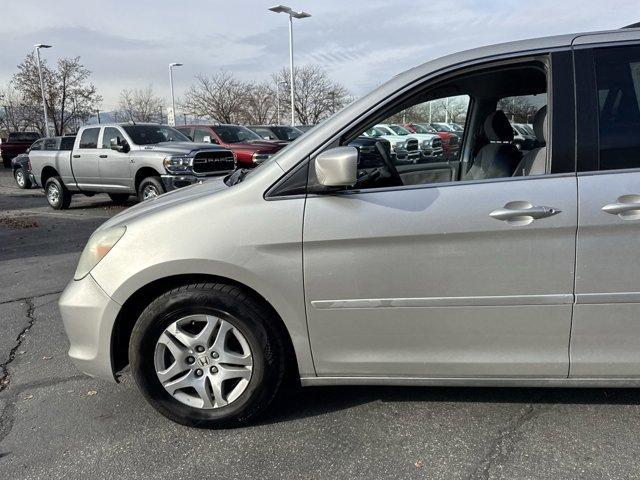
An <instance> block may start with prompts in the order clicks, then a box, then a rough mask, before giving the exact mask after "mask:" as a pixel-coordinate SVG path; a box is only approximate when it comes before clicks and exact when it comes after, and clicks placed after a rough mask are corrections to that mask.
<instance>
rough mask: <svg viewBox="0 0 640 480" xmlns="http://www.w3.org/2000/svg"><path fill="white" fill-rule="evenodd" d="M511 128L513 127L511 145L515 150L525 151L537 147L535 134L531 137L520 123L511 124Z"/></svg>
mask: <svg viewBox="0 0 640 480" xmlns="http://www.w3.org/2000/svg"><path fill="white" fill-rule="evenodd" d="M511 126H512V127H513V144H514V145H515V146H516V148H518V149H519V150H523V151H527V150H531V149H532V148H535V147H536V146H537V145H536V136H535V133H534V134H533V135H532V134H531V133H529V131H528V130H527V129H526V128H524V127H523V124H521V123H512V124H511Z"/></svg>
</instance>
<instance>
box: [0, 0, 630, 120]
mask: <svg viewBox="0 0 640 480" xmlns="http://www.w3.org/2000/svg"><path fill="white" fill-rule="evenodd" d="M288 2H289V0H288ZM274 3H275V2H274V1H272V0H242V1H236V2H220V1H214V0H193V1H189V2H175V1H172V2H169V1H166V0H136V1H126V0H101V1H94V0H91V1H85V2H82V6H81V7H80V6H79V5H78V2H77V0H75V1H74V0H58V1H57V2H51V1H50V0H30V1H29V2H7V4H5V5H3V8H2V11H3V14H2V16H3V22H2V25H3V40H2V46H1V47H0V84H4V83H6V82H7V81H8V80H9V79H10V78H11V75H12V74H13V73H14V72H15V67H16V65H17V64H18V63H20V61H21V60H22V59H23V58H24V56H25V55H26V54H27V53H28V52H29V51H31V49H32V46H33V44H34V43H39V42H43V43H50V44H52V45H54V48H52V49H50V50H46V51H44V52H43V56H44V57H45V58H46V59H47V60H48V61H49V62H51V63H53V62H55V60H56V59H57V58H58V57H61V56H64V57H71V56H76V55H80V56H81V57H82V61H83V63H84V64H85V66H87V67H88V68H89V69H90V70H91V71H92V72H93V75H92V78H93V81H94V83H95V84H96V86H97V87H98V89H99V91H100V93H101V94H102V95H103V97H104V102H103V106H102V108H103V109H105V110H108V109H111V108H113V107H114V106H115V105H116V104H117V101H118V95H119V92H120V91H121V90H122V89H123V88H136V87H145V86H147V85H149V84H152V85H153V86H154V88H155V89H156V90H157V91H158V93H160V94H161V95H163V96H165V97H167V98H168V96H169V85H168V84H169V81H168V67H167V65H168V64H169V63H171V62H182V63H184V64H185V66H184V67H182V68H181V69H180V70H177V71H176V72H175V84H176V94H177V95H178V96H180V94H181V92H182V91H183V90H184V89H185V88H186V87H187V86H188V85H189V84H190V82H191V81H192V79H193V76H194V75H196V74H198V73H213V72H215V71H217V70H220V69H225V70H228V71H230V72H232V73H234V74H236V75H238V76H239V77H241V78H243V79H245V80H263V79H268V78H269V75H270V74H271V73H273V72H275V71H277V70H279V69H280V68H282V67H283V66H285V65H287V64H288V63H287V62H288V48H289V46H288V36H287V17H286V16H285V15H283V14H279V15H277V14H274V13H271V12H269V11H267V8H268V7H270V6H272V5H273V4H274ZM289 3H290V4H291V6H292V7H294V8H297V9H304V10H306V11H308V12H310V13H311V14H312V15H313V16H312V17H311V18H308V19H304V20H301V21H295V23H294V41H295V54H296V64H298V65H302V64H308V63H315V64H320V65H322V66H324V67H325V68H326V69H327V71H328V72H329V74H330V75H331V76H332V77H333V78H334V79H335V80H337V81H340V82H342V83H343V84H344V85H345V86H346V87H347V88H349V89H350V90H351V92H352V93H353V94H354V95H356V96H359V95H362V94H364V93H366V92H367V91H369V90H371V89H372V88H374V87H376V86H377V85H379V84H381V83H383V82H384V81H385V80H387V79H388V78H390V77H391V76H393V75H395V74H397V73H399V72H401V71H403V70H406V69H407V68H410V67H413V66H415V65H418V64H420V63H423V62H425V61H427V60H430V59H432V58H435V57H439V56H441V55H445V54H448V53H452V52H455V51H459V50H464V49H467V48H473V47H477V46H480V45H487V44H491V43H498V42H503V41H509V40H518V39H522V38H529V37H538V36H545V35H553V34H562V33H568V32H576V31H588V30H601V29H608V28H618V27H621V26H623V25H624V24H627V23H632V22H634V21H637V20H640V19H638V18H637V17H636V16H637V15H638V9H637V6H638V4H637V0H617V1H616V8H602V2H601V1H595V0H565V1H562V2H558V1H557V0H536V1H535V2H514V1H508V0H484V1H481V0H455V1H451V0H446V1H440V0H430V1H417V0H395V1H393V2H389V1H388V0H384V1H383V0H351V1H350V2H345V1H344V0H315V1H312V0H291V1H290V2H289Z"/></svg>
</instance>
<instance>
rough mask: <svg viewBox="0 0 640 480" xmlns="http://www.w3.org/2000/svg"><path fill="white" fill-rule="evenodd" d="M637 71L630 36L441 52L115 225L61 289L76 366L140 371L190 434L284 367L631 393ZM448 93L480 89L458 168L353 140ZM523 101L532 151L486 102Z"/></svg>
mask: <svg viewBox="0 0 640 480" xmlns="http://www.w3.org/2000/svg"><path fill="white" fill-rule="evenodd" d="M639 61H640V29H635V30H633V29H631V30H625V31H608V32H599V33H597V34H588V33H581V34H571V35H559V36H551V37H546V38H542V39H536V40H527V41H517V42H512V43H507V44H503V45H498V46H489V47H482V48H476V49H473V50H470V51H466V52H462V53H458V54H453V55H448V56H446V57H443V58H440V59H436V60H433V61H430V62H427V63H425V64H424V65H422V66H418V67H416V68H412V69H411V70H408V71H406V72H404V73H401V74H399V75H397V76H395V77H393V78H392V79H391V80H390V81H389V82H388V83H386V84H383V85H381V86H380V87H378V88H377V89H376V90H374V91H373V92H372V93H370V94H369V95H367V96H364V97H362V98H360V99H359V100H357V101H356V102H354V103H352V104H351V105H349V106H348V107H346V108H345V109H344V110H342V111H341V112H340V113H339V114H337V115H335V116H334V117H332V118H331V119H329V120H327V121H326V122H324V123H323V124H321V125H319V126H317V127H316V128H315V129H314V130H313V131H312V132H309V133H308V134H307V135H305V136H304V137H302V138H300V139H299V140H298V141H296V142H295V143H292V144H291V145H290V146H289V147H288V148H287V149H286V150H283V151H282V152H281V153H280V154H279V155H277V156H274V157H272V158H271V159H270V160H269V161H267V162H264V163H263V164H262V165H260V166H259V167H258V168H255V169H253V170H250V171H248V170H238V171H236V172H234V173H233V174H232V175H230V176H228V177H225V178H224V179H223V178H219V179H215V180H213V181H210V182H206V183H205V184H204V185H202V186H198V187H195V188H191V189H188V190H184V191H177V192H174V193H171V194H169V195H165V196H160V197H157V198H155V199H153V200H151V201H149V202H145V203H143V204H141V205H138V206H136V207H133V208H131V209H129V210H127V211H124V212H122V213H120V214H119V215H116V216H114V217H113V218H111V219H110V220H108V221H107V222H106V223H105V224H103V225H102V226H101V227H100V228H99V229H98V230H97V231H96V232H95V233H94V234H93V235H92V236H91V238H90V239H89V241H88V244H87V246H86V247H85V249H84V251H83V253H82V255H81V257H80V261H79V263H78V268H77V270H76V272H75V275H74V280H73V281H71V282H70V283H69V284H68V285H67V287H66V288H65V291H64V292H63V294H62V296H61V297H60V300H59V306H60V311H61V315H62V319H63V322H64V326H65V329H66V332H67V335H68V337H69V341H70V349H69V355H70V357H71V359H72V360H73V362H74V363H75V365H76V366H77V367H78V368H79V369H80V370H81V371H83V372H85V373H87V374H89V375H93V376H96V377H99V378H103V379H106V380H110V381H116V380H117V379H118V376H119V372H121V371H122V370H123V369H124V368H125V367H126V366H127V365H128V364H129V365H130V372H131V374H132V377H133V379H134V381H135V382H136V384H137V385H138V388H139V389H140V391H141V392H142V395H143V396H144V398H145V399H146V400H147V401H148V402H149V403H150V404H151V405H152V406H153V407H154V408H155V409H156V410H157V411H159V412H160V413H161V414H163V415H165V416H166V417H168V418H170V419H172V420H174V421H176V422H179V423H182V424H185V425H192V426H198V427H220V426H227V425H244V424H247V422H250V421H251V420H252V419H253V418H255V417H256V416H257V415H258V414H259V413H260V412H261V411H263V410H264V409H265V408H266V407H267V406H268V405H269V403H270V402H272V401H273V399H274V398H278V397H277V396H276V394H277V392H278V390H279V389H280V387H281V385H282V384H283V382H284V381H285V380H284V379H287V378H294V379H299V381H300V382H301V384H302V385H303V386H312V385H315V386H322V385H333V386H336V385H345V384H357V385H423V386H425V385H428V386H434V385H441V386H461V385H466V386H503V387H505V386H509V387H514V386H530V387H541V386H544V387H575V386H580V387H585V386H606V387H615V386H626V387H638V386H639V385H640V381H639V380H640V349H638V344H639V343H640V322H639V321H637V318H638V316H639V314H640V291H639V289H638V271H639V270H640V260H639V258H638V255H637V254H636V253H637V251H638V249H640V200H639V198H640V156H639V155H638V151H640V110H638V108H637V105H638V96H639V93H640V89H639V88H638V81H639V80H638V78H637V75H634V65H637V64H638V62H639ZM574 70H575V72H574ZM574 73H575V74H574ZM452 91H455V92H456V93H457V94H460V95H462V94H465V95H468V96H469V97H470V98H471V99H472V101H471V102H470V104H469V109H468V112H467V124H466V125H465V129H466V132H467V134H465V136H464V137H463V142H468V143H467V144H463V145H462V147H461V152H462V154H461V158H460V159H459V160H456V161H449V162H439V163H418V164H406V165H395V164H394V163H393V162H391V161H389V158H388V154H387V152H386V151H385V149H377V147H376V149H377V150H378V152H380V158H381V161H380V162H376V163H375V164H373V165H371V164H365V165H363V164H362V163H361V162H362V158H361V156H360V152H359V150H358V148H356V147H354V146H349V143H351V142H353V141H357V139H358V138H359V137H360V136H361V133H362V132H363V131H366V130H369V129H370V128H374V127H375V125H376V123H377V122H378V121H379V119H380V118H388V117H389V116H392V115H393V116H395V115H399V114H402V113H403V111H402V109H408V108H414V107H416V108H417V107H421V106H422V103H421V102H424V101H425V99H430V100H438V99H439V97H438V95H442V94H443V93H444V92H452ZM551 91H553V95H549V93H550V92H551ZM602 92H604V93H602ZM599 93H600V96H599V95H598V94H599ZM513 95H537V96H538V97H537V98H538V99H541V101H542V99H546V100H544V102H546V103H547V104H548V106H544V107H542V108H540V109H539V111H538V112H537V113H536V115H535V120H534V127H535V128H534V130H535V132H536V136H537V140H538V142H540V145H542V146H541V147H538V148H535V149H533V150H531V151H530V152H527V153H524V154H523V152H522V151H519V150H517V149H516V148H515V147H514V146H513V144H511V143H510V142H511V141H512V139H513V131H512V129H511V126H510V123H509V120H508V119H507V117H506V116H505V114H504V112H502V111H501V110H496V103H497V102H499V101H500V100H501V99H504V98H509V97H511V96H513ZM618 99H622V101H618ZM547 111H548V113H549V115H547ZM576 139H579V140H578V141H576ZM580 139H584V141H580ZM374 144H375V143H374ZM380 150H382V151H380ZM579 172H580V173H586V175H579V174H578V173H579ZM589 173H590V174H589ZM361 182H364V183H361ZM149 239H153V241H149ZM123 408H125V407H124V406H123ZM382 408H384V407H382ZM116 414H117V413H116Z"/></svg>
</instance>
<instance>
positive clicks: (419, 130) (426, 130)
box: [413, 123, 436, 133]
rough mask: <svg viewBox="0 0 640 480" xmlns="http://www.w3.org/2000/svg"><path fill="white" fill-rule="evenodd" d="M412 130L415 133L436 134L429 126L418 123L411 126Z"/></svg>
mask: <svg viewBox="0 0 640 480" xmlns="http://www.w3.org/2000/svg"><path fill="white" fill-rule="evenodd" d="M413 129H414V130H415V131H416V133H436V130H435V129H434V128H433V127H431V126H429V125H420V124H419V123H414V124H413Z"/></svg>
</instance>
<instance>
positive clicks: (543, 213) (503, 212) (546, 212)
mask: <svg viewBox="0 0 640 480" xmlns="http://www.w3.org/2000/svg"><path fill="white" fill-rule="evenodd" d="M560 212H561V210H558V209H557V208H553V207H544V206H538V205H532V204H531V203H530V202H526V201H516V202H509V203H507V204H506V205H505V206H504V207H502V208H498V209H497V210H494V211H493V212H491V213H490V214H489V215H490V216H491V218H495V219H496V220H502V221H503V222H506V223H508V224H510V225H515V226H523V225H529V224H530V223H531V222H533V221H534V220H538V219H540V218H546V217H551V216H553V215H557V214H558V213H560Z"/></svg>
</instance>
